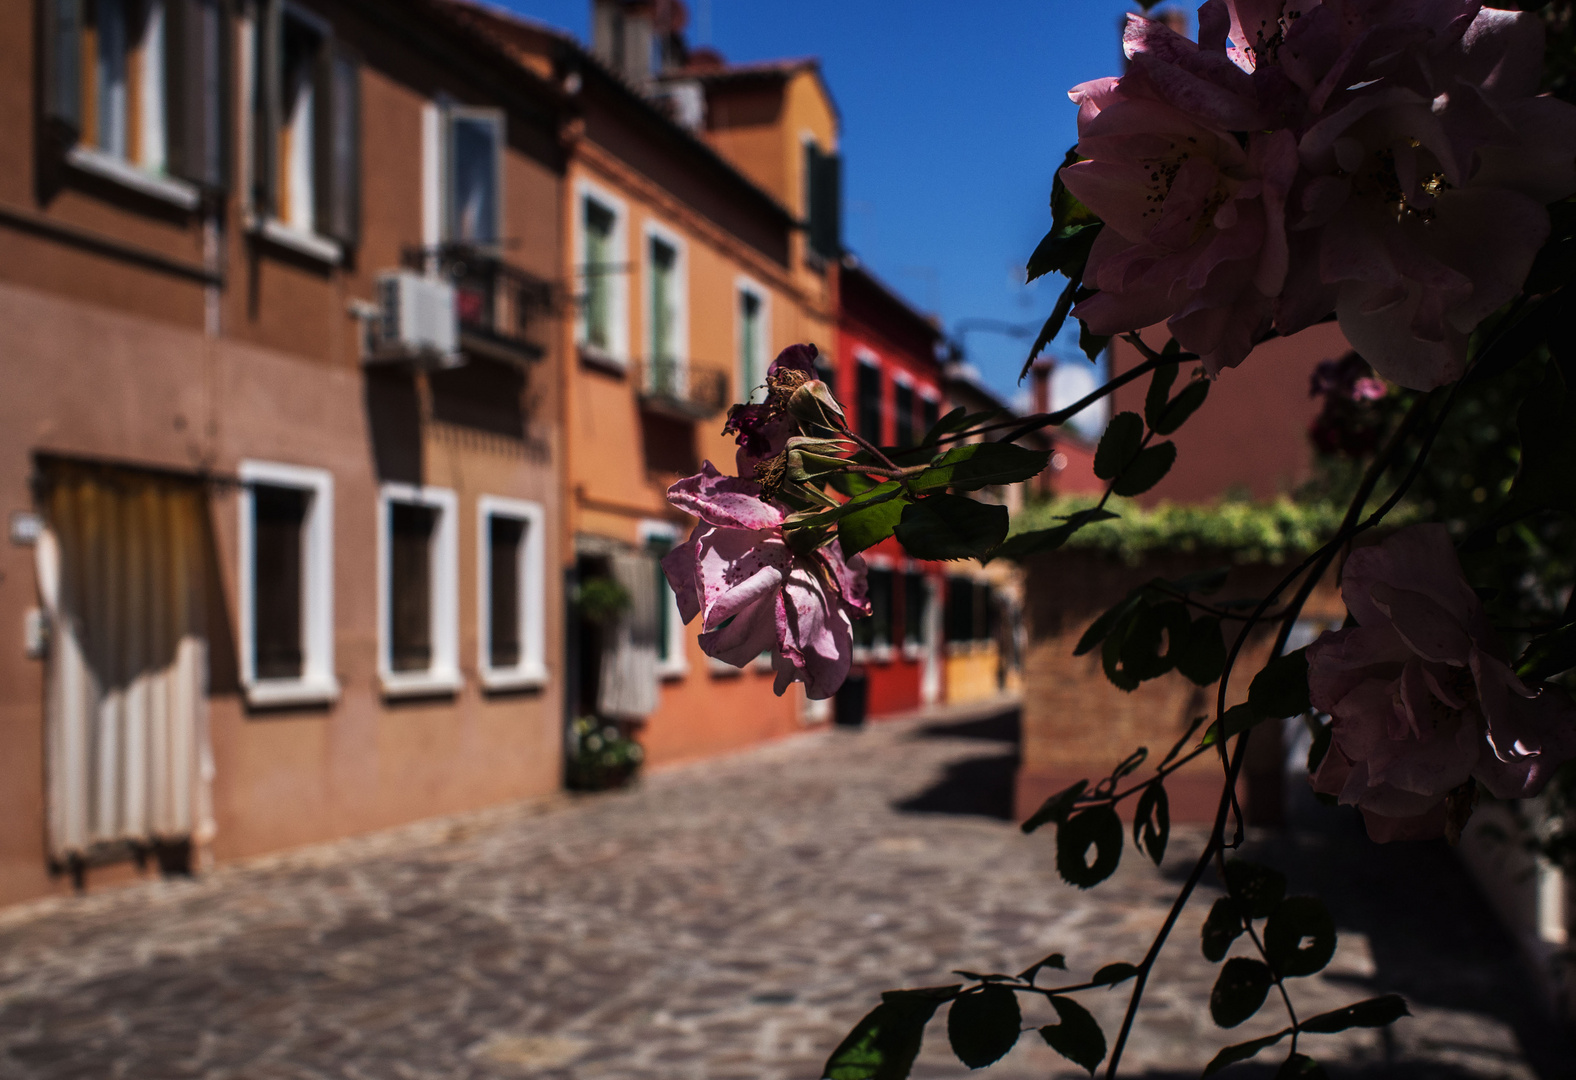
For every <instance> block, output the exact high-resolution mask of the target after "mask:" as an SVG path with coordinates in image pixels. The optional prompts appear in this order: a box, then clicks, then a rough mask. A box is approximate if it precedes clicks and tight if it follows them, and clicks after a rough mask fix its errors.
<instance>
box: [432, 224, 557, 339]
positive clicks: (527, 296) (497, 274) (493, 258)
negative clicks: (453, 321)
mask: <svg viewBox="0 0 1576 1080" xmlns="http://www.w3.org/2000/svg"><path fill="white" fill-rule="evenodd" d="M405 264H406V265H407V266H409V267H411V268H412V269H416V270H423V271H427V272H431V271H433V270H436V272H437V273H439V274H441V275H443V276H444V277H447V278H449V279H450V280H452V281H453V282H454V292H455V297H454V304H455V308H456V314H457V315H458V316H459V323H460V348H461V349H462V350H463V351H465V352H469V353H473V354H476V355H479V356H486V357H490V358H492V359H494V360H502V361H504V362H506V363H519V362H522V361H532V360H540V359H542V358H543V357H544V356H546V355H547V349H548V342H549V341H550V335H551V333H552V330H551V318H552V315H553V312H554V308H555V297H554V289H553V286H552V284H551V283H550V282H547V281H544V280H542V279H541V278H538V277H536V276H535V275H532V274H529V273H527V272H526V271H524V270H521V269H520V268H519V267H517V266H513V265H511V264H509V263H507V262H505V261H503V259H501V258H499V257H498V256H497V255H495V254H493V253H491V252H489V251H486V250H483V249H479V248H475V247H471V246H470V245H467V244H442V245H439V246H438V247H435V248H411V249H408V250H407V251H406V252H405Z"/></svg>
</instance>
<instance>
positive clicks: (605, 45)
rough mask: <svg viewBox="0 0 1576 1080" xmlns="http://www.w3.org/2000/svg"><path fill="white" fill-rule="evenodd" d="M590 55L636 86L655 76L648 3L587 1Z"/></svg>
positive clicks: (628, 0) (622, 0) (650, 17)
mask: <svg viewBox="0 0 1576 1080" xmlns="http://www.w3.org/2000/svg"><path fill="white" fill-rule="evenodd" d="M591 55H592V56H595V57H596V58H597V59H598V60H600V61H602V63H604V64H606V65H607V66H608V67H610V68H612V69H613V70H614V71H616V72H618V73H619V74H620V75H622V76H623V77H624V78H625V79H626V80H628V81H629V82H631V83H634V84H635V85H637V86H640V85H643V84H644V83H645V82H646V81H647V80H648V79H650V78H651V77H652V76H653V75H655V74H656V72H655V71H653V70H652V62H651V61H652V4H651V3H650V2H649V0H644V2H642V0H634V2H631V0H591Z"/></svg>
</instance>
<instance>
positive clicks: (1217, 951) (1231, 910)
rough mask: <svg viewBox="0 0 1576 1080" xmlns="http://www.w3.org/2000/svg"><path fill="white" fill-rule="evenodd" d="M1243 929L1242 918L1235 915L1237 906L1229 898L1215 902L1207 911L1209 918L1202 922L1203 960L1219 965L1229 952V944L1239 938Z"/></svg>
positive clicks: (1225, 897) (1223, 897)
mask: <svg viewBox="0 0 1576 1080" xmlns="http://www.w3.org/2000/svg"><path fill="white" fill-rule="evenodd" d="M1244 929H1245V927H1244V926H1243V925H1242V917H1241V916H1240V915H1238V914H1237V905H1236V903H1235V902H1234V901H1233V900H1232V899H1231V897H1229V896H1222V897H1221V898H1220V899H1219V900H1216V901H1215V903H1214V906H1212V907H1211V908H1210V909H1209V918H1207V919H1205V920H1204V933H1203V947H1204V959H1206V960H1208V961H1209V962H1210V963H1212V964H1218V963H1220V962H1221V961H1222V960H1224V959H1225V958H1226V953H1227V952H1228V951H1230V949H1231V943H1232V942H1233V941H1236V940H1237V938H1238V937H1240V936H1241V934H1242V931H1243V930H1244Z"/></svg>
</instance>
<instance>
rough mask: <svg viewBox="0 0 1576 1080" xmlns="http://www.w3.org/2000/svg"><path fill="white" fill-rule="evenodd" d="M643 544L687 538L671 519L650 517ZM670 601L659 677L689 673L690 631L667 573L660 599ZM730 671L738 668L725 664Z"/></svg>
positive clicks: (644, 526)
mask: <svg viewBox="0 0 1576 1080" xmlns="http://www.w3.org/2000/svg"><path fill="white" fill-rule="evenodd" d="M638 535H639V537H640V546H641V548H642V549H643V550H644V549H647V548H649V547H650V546H651V541H653V540H666V541H668V543H670V544H672V545H673V546H674V547H677V546H678V545H679V544H681V543H682V542H683V537H681V536H680V535H679V530H678V528H677V527H676V526H674V525H673V524H672V523H670V522H666V521H657V520H655V519H649V520H646V521H642V522H641V523H640V529H639V534H638ZM664 600H665V601H666V602H667V605H668V620H667V621H668V641H667V645H668V658H667V659H666V660H658V661H657V677H658V678H661V679H681V678H683V677H684V676H685V675H688V674H689V656H688V655H687V645H688V639H689V634H688V633H686V632H685V627H684V617H683V616H682V615H680V614H679V601H678V596H677V595H676V594H675V593H674V592H673V586H671V585H669V584H668V582H667V578H666V576H664V577H663V579H662V596H661V597H658V602H659V603H661V602H662V601H664ZM718 662H719V663H720V661H718ZM722 666H723V667H726V668H728V670H729V671H734V670H735V669H734V668H733V667H732V665H729V664H723V665H722Z"/></svg>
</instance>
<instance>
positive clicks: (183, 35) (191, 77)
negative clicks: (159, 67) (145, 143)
mask: <svg viewBox="0 0 1576 1080" xmlns="http://www.w3.org/2000/svg"><path fill="white" fill-rule="evenodd" d="M225 15H226V11H225V5H224V3H223V0H165V16H164V17H165V57H166V59H165V64H166V71H165V78H166V85H167V87H168V90H167V92H166V94H165V100H166V102H167V103H168V105H167V109H168V114H169V115H168V117H167V118H166V130H167V131H168V132H169V140H170V141H169V147H170V151H169V153H170V159H169V161H170V164H169V168H170V172H171V173H172V174H173V175H175V176H179V177H180V178H181V179H183V180H189V181H191V182H192V183H193V184H196V185H198V186H199V187H202V188H205V189H208V190H210V191H217V190H221V189H223V188H224V187H225V186H226V183H227V181H228V179H229V176H228V173H229V169H228V167H227V163H228V161H229V153H228V149H229V147H228V143H229V140H228V138H227V137H226V136H227V131H228V124H227V123H226V119H227V117H228V115H229V110H228V108H227V107H226V105H227V99H228V95H227V94H226V92H225V91H226V87H227V85H228V75H229V72H228V68H229V64H228V63H227V59H228V56H227V54H228V49H227V43H228V40H229V33H228V20H227V19H226V17H225Z"/></svg>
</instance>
